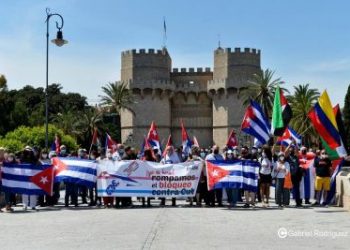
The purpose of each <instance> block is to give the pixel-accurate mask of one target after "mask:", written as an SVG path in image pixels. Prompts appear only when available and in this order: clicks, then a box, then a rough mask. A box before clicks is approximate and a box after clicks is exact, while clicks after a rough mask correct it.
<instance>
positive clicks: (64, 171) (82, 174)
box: [52, 157, 97, 187]
mask: <svg viewBox="0 0 350 250" xmlns="http://www.w3.org/2000/svg"><path fill="white" fill-rule="evenodd" d="M52 164H53V165H54V167H55V182H62V181H63V182H70V183H75V184H79V185H83V186H88V187H93V186H95V183H96V167H97V163H96V162H95V161H91V160H82V159H78V158H63V157H55V158H53V160H52Z"/></svg>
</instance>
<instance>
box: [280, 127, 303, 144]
mask: <svg viewBox="0 0 350 250" xmlns="http://www.w3.org/2000/svg"><path fill="white" fill-rule="evenodd" d="M293 140H294V141H295V142H296V144H297V145H296V146H298V147H300V146H301V136H300V135H299V134H298V133H297V132H296V131H295V130H294V129H292V128H291V127H287V128H286V130H285V131H284V133H283V135H282V136H280V137H279V138H278V139H277V144H279V145H283V146H289V145H290V144H291V143H292V141H293Z"/></svg>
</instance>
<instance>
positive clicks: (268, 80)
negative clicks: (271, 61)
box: [240, 69, 288, 117]
mask: <svg viewBox="0 0 350 250" xmlns="http://www.w3.org/2000/svg"><path fill="white" fill-rule="evenodd" d="M274 73H275V72H274V71H271V70H270V69H266V70H265V71H261V72H260V73H259V74H254V75H253V79H252V80H251V81H249V82H248V86H247V87H244V88H242V89H241V91H240V95H241V96H242V98H243V101H244V104H246V105H247V104H249V101H250V99H253V100H255V101H256V102H258V103H259V104H260V105H261V107H262V108H263V110H264V113H265V114H266V116H267V117H271V114H272V107H273V100H274V98H275V92H276V88H277V86H278V85H282V84H283V83H284V82H282V81H281V78H277V79H274V80H273V75H274ZM281 89H282V90H283V92H284V93H288V90H287V89H285V88H282V87H281Z"/></svg>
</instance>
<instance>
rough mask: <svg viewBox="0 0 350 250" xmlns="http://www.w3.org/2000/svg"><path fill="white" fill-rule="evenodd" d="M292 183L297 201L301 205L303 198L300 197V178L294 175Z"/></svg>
mask: <svg viewBox="0 0 350 250" xmlns="http://www.w3.org/2000/svg"><path fill="white" fill-rule="evenodd" d="M292 183H293V196H294V199H295V203H296V205H297V206H300V205H301V203H302V200H301V199H300V179H299V178H297V177H293V176H292Z"/></svg>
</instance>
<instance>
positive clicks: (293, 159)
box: [287, 145, 304, 207]
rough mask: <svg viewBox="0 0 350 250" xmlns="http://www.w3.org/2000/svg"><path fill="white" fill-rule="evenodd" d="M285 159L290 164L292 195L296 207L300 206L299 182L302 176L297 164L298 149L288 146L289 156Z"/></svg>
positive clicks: (301, 170) (300, 168) (301, 169)
mask: <svg viewBox="0 0 350 250" xmlns="http://www.w3.org/2000/svg"><path fill="white" fill-rule="evenodd" d="M287 161H288V163H289V166H290V174H291V177H292V184H293V196H294V199H295V203H296V206H297V207H301V206H302V200H301V199H300V182H301V179H302V177H303V172H304V170H303V168H302V167H300V165H299V157H298V150H297V148H296V146H294V145H293V146H290V147H289V156H288V157H287Z"/></svg>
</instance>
